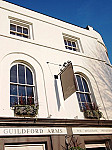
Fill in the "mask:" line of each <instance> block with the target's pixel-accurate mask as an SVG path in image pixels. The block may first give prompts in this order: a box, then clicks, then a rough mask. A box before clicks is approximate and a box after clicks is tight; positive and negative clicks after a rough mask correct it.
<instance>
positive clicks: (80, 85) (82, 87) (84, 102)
mask: <svg viewBox="0 0 112 150" xmlns="http://www.w3.org/2000/svg"><path fill="white" fill-rule="evenodd" d="M75 76H76V82H77V91H76V94H77V98H78V102H79V106H80V110H81V111H84V109H86V108H87V107H89V108H90V109H91V108H92V101H91V93H90V89H89V86H88V84H87V81H86V79H85V78H84V77H83V76H82V75H80V74H76V75H75Z"/></svg>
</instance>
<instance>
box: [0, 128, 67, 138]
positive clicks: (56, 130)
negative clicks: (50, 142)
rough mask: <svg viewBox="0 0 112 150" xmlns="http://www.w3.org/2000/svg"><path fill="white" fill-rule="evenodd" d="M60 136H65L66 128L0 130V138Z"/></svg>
mask: <svg viewBox="0 0 112 150" xmlns="http://www.w3.org/2000/svg"><path fill="white" fill-rule="evenodd" d="M60 134H61V135H62V134H67V130H66V128H53V127H51V128H22V127H21V128H0V136H16V135H17V136H19V135H60Z"/></svg>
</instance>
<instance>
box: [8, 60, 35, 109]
mask: <svg viewBox="0 0 112 150" xmlns="http://www.w3.org/2000/svg"><path fill="white" fill-rule="evenodd" d="M15 65H17V70H16V73H17V75H16V76H17V82H11V68H12V67H13V66H15ZM19 65H23V66H24V70H25V83H19V72H18V68H19ZM26 68H28V69H29V70H30V72H31V74H32V79H33V84H27V82H26V81H27V77H26ZM11 85H16V86H17V94H16V95H12V94H11ZM19 86H23V87H24V88H25V96H22V98H23V97H25V99H26V104H25V105H29V104H27V102H28V101H27V98H28V97H29V96H28V94H27V87H32V88H33V97H31V98H33V103H34V104H36V103H37V102H36V95H35V94H36V93H35V88H36V85H35V77H34V72H33V70H32V68H31V67H29V66H28V65H26V64H24V63H20V62H18V63H13V64H12V65H11V67H10V107H13V105H11V96H15V97H17V102H18V103H17V105H20V102H19V101H20V98H21V96H20V95H19V88H18V87H19Z"/></svg>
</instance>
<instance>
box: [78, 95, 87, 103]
mask: <svg viewBox="0 0 112 150" xmlns="http://www.w3.org/2000/svg"><path fill="white" fill-rule="evenodd" d="M79 94H80V99H81V102H86V101H85V96H84V94H83V93H79Z"/></svg>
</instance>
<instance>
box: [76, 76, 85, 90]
mask: <svg viewBox="0 0 112 150" xmlns="http://www.w3.org/2000/svg"><path fill="white" fill-rule="evenodd" d="M76 78H77V82H78V87H79V91H82V92H84V89H83V86H82V80H81V77H80V76H78V75H76Z"/></svg>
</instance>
